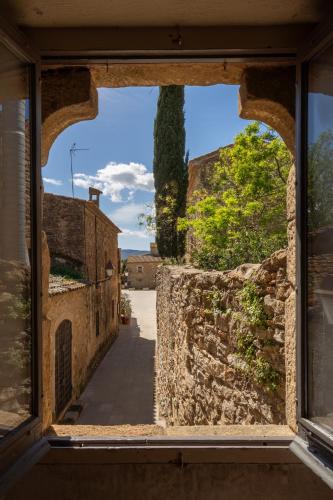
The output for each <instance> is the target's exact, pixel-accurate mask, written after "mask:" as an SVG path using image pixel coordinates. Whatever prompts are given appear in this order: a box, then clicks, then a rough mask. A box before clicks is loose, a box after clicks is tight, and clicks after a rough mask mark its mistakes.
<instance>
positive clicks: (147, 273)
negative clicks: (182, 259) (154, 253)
mask: <svg viewBox="0 0 333 500" xmlns="http://www.w3.org/2000/svg"><path fill="white" fill-rule="evenodd" d="M161 262H162V260H161V259H159V258H157V259H156V262H145V261H143V260H142V259H141V260H140V258H139V260H138V261H136V262H135V261H134V262H131V261H129V260H128V261H127V264H126V270H127V272H128V278H127V284H128V287H129V288H136V289H138V290H140V289H142V288H150V289H154V288H156V272H157V269H158V266H159V265H161ZM140 267H141V268H142V272H139V271H138V268H140Z"/></svg>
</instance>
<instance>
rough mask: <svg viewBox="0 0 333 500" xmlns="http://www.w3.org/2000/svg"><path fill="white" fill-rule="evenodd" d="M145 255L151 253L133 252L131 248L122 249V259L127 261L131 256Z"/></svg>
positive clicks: (144, 251)
mask: <svg viewBox="0 0 333 500" xmlns="http://www.w3.org/2000/svg"><path fill="white" fill-rule="evenodd" d="M145 253H149V250H132V249H131V248H122V249H121V259H122V260H123V259H127V257H129V256H130V255H144V254H145Z"/></svg>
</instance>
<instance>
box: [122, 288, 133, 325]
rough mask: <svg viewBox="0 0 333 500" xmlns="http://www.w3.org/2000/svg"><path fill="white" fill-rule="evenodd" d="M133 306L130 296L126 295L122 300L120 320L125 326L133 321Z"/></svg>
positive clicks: (123, 295)
mask: <svg viewBox="0 0 333 500" xmlns="http://www.w3.org/2000/svg"><path fill="white" fill-rule="evenodd" d="M131 314H132V306H131V300H130V298H129V296H128V295H127V294H125V293H123V294H122V295H121V299H120V319H121V322H122V324H123V325H129V324H130V321H131Z"/></svg>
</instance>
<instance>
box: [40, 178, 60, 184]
mask: <svg viewBox="0 0 333 500" xmlns="http://www.w3.org/2000/svg"><path fill="white" fill-rule="evenodd" d="M43 181H44V182H46V183H47V184H53V186H62V185H63V182H62V181H60V180H57V179H51V178H50V177H43Z"/></svg>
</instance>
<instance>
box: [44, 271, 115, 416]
mask: <svg viewBox="0 0 333 500" xmlns="http://www.w3.org/2000/svg"><path fill="white" fill-rule="evenodd" d="M116 299H117V297H116V296H114V295H113V293H112V288H111V283H110V281H109V280H108V281H105V282H103V283H100V284H99V286H98V288H96V287H95V286H94V285H86V284H82V283H79V282H72V283H63V282H62V280H61V278H55V277H54V278H51V280H50V289H49V299H48V303H47V313H46V318H45V323H44V326H47V328H44V331H43V335H44V336H46V335H47V337H48V339H47V340H48V353H47V357H48V359H49V363H48V370H47V372H46V373H44V399H45V398H46V399H47V400H48V406H49V409H48V416H47V422H48V424H50V423H51V421H54V420H55V418H56V415H55V356H56V339H55V337H56V331H57V328H58V327H59V325H60V324H61V323H62V321H64V320H69V321H71V324H72V388H73V390H72V398H71V401H73V400H75V399H77V398H78V397H79V396H80V394H81V392H82V390H83V389H84V387H85V385H86V383H87V381H88V379H89V378H90V376H91V374H92V372H93V370H94V368H95V367H96V364H97V363H98V362H99V361H100V359H101V358H102V357H103V355H104V354H105V351H106V350H107V348H108V347H109V346H110V344H111V343H112V342H113V340H114V339H115V338H116V335H117V331H118V315H117V306H116V304H115V306H114V308H112V307H111V304H112V300H114V301H116ZM101 305H102V307H101ZM97 311H99V325H98V329H97V324H96V313H97ZM112 312H113V317H112ZM44 354H45V352H44Z"/></svg>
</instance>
